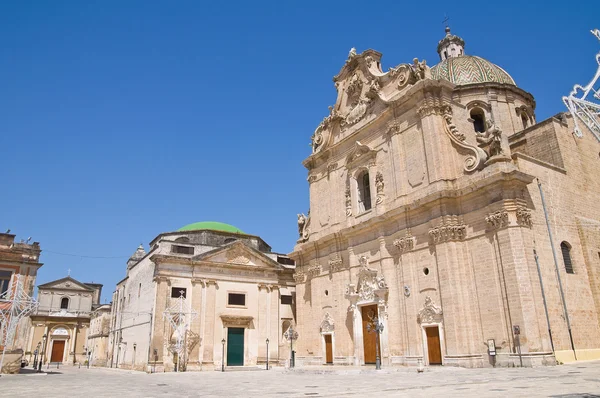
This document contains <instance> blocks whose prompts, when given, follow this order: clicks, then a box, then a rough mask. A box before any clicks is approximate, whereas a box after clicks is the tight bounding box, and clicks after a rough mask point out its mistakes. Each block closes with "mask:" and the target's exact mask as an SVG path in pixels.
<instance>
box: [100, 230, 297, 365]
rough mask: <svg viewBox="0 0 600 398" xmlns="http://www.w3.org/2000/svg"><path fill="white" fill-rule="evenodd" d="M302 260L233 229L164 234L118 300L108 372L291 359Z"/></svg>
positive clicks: (139, 255)
mask: <svg viewBox="0 0 600 398" xmlns="http://www.w3.org/2000/svg"><path fill="white" fill-rule="evenodd" d="M293 269H294V265H293V261H292V260H291V259H290V258H289V257H287V256H286V255H282V254H277V253H273V252H272V251H271V248H270V247H269V245H267V244H266V243H265V242H264V241H263V240H262V239H261V238H259V237H257V236H253V235H248V234H245V233H243V232H242V231H240V230H239V229H237V228H235V227H233V226H231V225H228V224H223V223H217V222H202V223H195V224H190V225H187V226H185V227H183V228H181V229H179V230H178V231H175V232H168V233H162V234H160V235H158V236H157V237H156V238H155V239H154V240H153V241H152V242H150V251H149V252H148V253H146V252H145V250H144V248H143V246H141V245H140V247H139V248H138V249H137V250H136V252H135V253H134V255H133V256H132V257H131V258H130V259H129V261H128V262H127V276H126V277H125V278H124V279H123V280H122V281H121V282H119V283H118V284H117V289H116V291H115V292H114V294H113V301H112V314H111V321H110V322H111V326H110V335H109V340H108V344H109V355H108V366H110V367H118V368H125V369H137V370H144V371H147V372H162V371H183V370H211V369H214V368H215V367H220V366H256V365H258V364H262V363H264V362H266V358H267V339H268V340H269V344H268V356H269V358H270V361H271V363H277V362H280V361H285V360H286V358H287V357H288V352H289V350H288V349H287V344H286V342H285V341H284V339H283V333H284V332H285V331H286V330H287V328H288V327H289V326H290V325H292V324H293V323H294V322H295V314H294V310H293V305H294V304H293V303H294V299H295V298H294V295H295V293H294V292H295V291H294V280H293V277H292V275H293Z"/></svg>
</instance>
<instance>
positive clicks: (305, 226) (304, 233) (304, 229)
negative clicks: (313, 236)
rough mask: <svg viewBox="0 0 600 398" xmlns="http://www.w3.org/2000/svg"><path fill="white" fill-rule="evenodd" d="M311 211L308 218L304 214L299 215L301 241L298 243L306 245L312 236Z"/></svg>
mask: <svg viewBox="0 0 600 398" xmlns="http://www.w3.org/2000/svg"><path fill="white" fill-rule="evenodd" d="M309 227H310V210H309V211H308V217H307V216H305V215H304V213H301V214H298V235H300V239H298V241H297V242H296V243H304V242H306V241H307V240H308V237H309V236H310V230H309Z"/></svg>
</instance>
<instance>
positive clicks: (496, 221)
mask: <svg viewBox="0 0 600 398" xmlns="http://www.w3.org/2000/svg"><path fill="white" fill-rule="evenodd" d="M485 222H486V223H487V225H488V227H489V228H490V229H498V228H504V227H506V226H508V212H507V211H506V210H498V211H496V212H494V213H491V214H488V215H487V216H486V217H485Z"/></svg>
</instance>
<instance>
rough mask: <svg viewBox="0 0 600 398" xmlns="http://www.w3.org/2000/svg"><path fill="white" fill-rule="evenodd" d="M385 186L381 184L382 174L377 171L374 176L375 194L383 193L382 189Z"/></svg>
mask: <svg viewBox="0 0 600 398" xmlns="http://www.w3.org/2000/svg"><path fill="white" fill-rule="evenodd" d="M384 186H385V184H384V183H383V174H381V171H378V172H377V174H376V175H375V187H377V193H383V187H384Z"/></svg>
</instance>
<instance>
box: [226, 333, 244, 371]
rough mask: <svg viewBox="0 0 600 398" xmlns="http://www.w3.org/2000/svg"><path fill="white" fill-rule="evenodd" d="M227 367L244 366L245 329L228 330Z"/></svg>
mask: <svg viewBox="0 0 600 398" xmlns="http://www.w3.org/2000/svg"><path fill="white" fill-rule="evenodd" d="M227 366H244V328H227Z"/></svg>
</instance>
